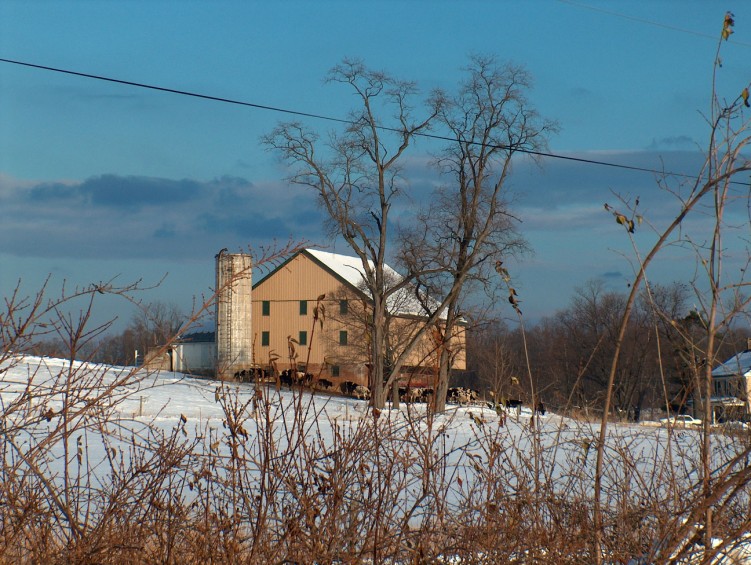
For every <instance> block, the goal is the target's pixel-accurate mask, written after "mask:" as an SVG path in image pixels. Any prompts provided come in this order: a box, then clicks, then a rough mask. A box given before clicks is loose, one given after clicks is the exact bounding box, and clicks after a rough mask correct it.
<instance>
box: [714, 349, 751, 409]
mask: <svg viewBox="0 0 751 565" xmlns="http://www.w3.org/2000/svg"><path fill="white" fill-rule="evenodd" d="M712 387H713V388H712V412H713V417H714V420H715V421H725V420H737V419H740V418H742V417H746V416H748V415H749V414H751V405H750V404H749V397H751V394H749V393H750V392H751V343H750V344H748V345H747V349H746V350H745V351H743V352H741V353H738V354H737V355H733V357H731V358H730V359H728V360H727V361H725V362H724V363H721V364H720V365H718V366H717V367H715V368H714V369H713V370H712Z"/></svg>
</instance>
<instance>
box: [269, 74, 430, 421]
mask: <svg viewBox="0 0 751 565" xmlns="http://www.w3.org/2000/svg"><path fill="white" fill-rule="evenodd" d="M328 82H329V83H342V84H345V85H348V86H349V87H351V88H352V89H353V90H354V92H355V94H356V96H357V97H358V99H359V101H360V102H361V107H360V108H358V109H357V110H355V111H354V112H353V113H352V114H351V115H350V117H349V119H348V120H347V124H348V125H347V127H346V129H345V131H344V132H342V133H341V134H335V133H331V135H330V137H329V139H328V143H326V144H324V143H322V142H320V140H319V137H318V135H316V134H315V133H313V132H311V131H310V130H308V129H306V128H305V127H303V126H302V125H301V124H300V123H287V124H281V125H279V126H278V127H277V128H276V129H275V130H274V131H273V132H272V133H270V134H269V135H267V136H265V137H264V139H263V141H264V143H265V144H266V145H267V146H268V147H270V148H272V149H274V150H276V151H277V152H278V153H279V154H280V156H281V157H282V159H283V160H284V161H285V162H287V163H288V164H289V165H291V166H292V167H293V168H294V169H295V172H294V175H293V176H292V178H291V181H292V182H294V183H297V184H300V185H303V186H308V187H310V188H311V189H312V190H314V191H315V193H316V194H317V195H318V199H319V202H320V204H321V206H322V208H323V209H324V210H325V212H326V215H327V220H328V227H329V229H330V232H331V234H332V236H340V237H342V238H343V239H344V240H345V241H346V242H347V244H348V245H349V247H350V248H351V249H352V251H354V253H355V254H356V255H357V257H359V259H360V260H361V261H362V267H363V273H364V279H363V284H364V286H365V288H367V292H368V295H369V296H368V299H369V300H370V301H371V306H372V311H371V335H372V341H371V351H370V359H371V367H372V369H371V376H370V386H371V389H372V396H371V402H372V404H373V406H374V407H376V408H381V407H383V406H384V405H385V390H387V389H388V386H389V385H390V384H391V383H392V382H393V381H394V380H395V378H396V375H397V374H398V370H399V367H400V364H401V363H403V362H404V360H405V359H406V357H407V355H408V354H409V349H408V350H407V351H405V352H404V354H403V355H402V356H400V358H398V359H397V360H396V361H395V362H394V364H393V365H392V366H391V367H389V368H388V369H389V370H388V372H385V371H384V367H386V366H387V364H386V362H385V360H386V355H387V351H386V350H387V340H388V337H387V335H386V317H387V309H388V301H389V297H390V296H391V295H392V294H394V293H396V292H399V291H400V289H402V288H405V287H407V286H409V284H410V281H409V280H408V279H406V278H405V279H403V280H401V281H400V282H399V283H398V284H396V285H389V284H388V281H387V280H386V274H385V269H384V267H385V263H386V257H387V253H388V251H389V235H390V234H389V225H390V219H389V213H390V212H391V209H392V207H393V206H394V205H395V204H396V203H397V202H399V200H400V199H401V198H402V197H403V196H404V190H405V188H406V186H407V183H406V181H405V179H404V178H402V176H401V174H400V172H401V171H400V167H399V165H400V162H401V159H402V157H403V156H404V154H405V152H406V151H407V149H408V148H409V146H410V145H411V144H412V142H413V141H414V138H415V136H416V135H418V134H420V133H422V132H424V131H426V130H427V129H428V128H429V127H430V125H431V124H432V123H433V121H434V120H435V119H436V117H437V115H438V113H439V111H440V109H441V107H442V105H443V98H442V95H441V94H440V93H438V92H436V93H433V95H432V96H430V97H429V98H428V100H427V101H426V102H425V115H424V116H423V117H420V118H414V117H413V111H412V100H413V99H414V98H415V97H416V95H417V89H416V87H415V85H414V84H412V83H410V82H404V81H400V80H397V79H394V78H393V77H391V76H389V75H388V74H386V73H383V72H379V71H373V70H371V69H368V68H367V67H366V66H365V65H364V64H363V63H362V62H360V61H357V60H350V59H345V60H344V61H343V62H342V63H341V64H340V65H337V66H336V67H334V68H333V69H332V70H331V72H330V73H329V76H328ZM388 111H392V112H393V115H392V117H393V119H394V121H395V125H394V126H391V127H386V126H385V124H384V122H383V121H382V119H381V117H380V115H381V113H382V112H388Z"/></svg>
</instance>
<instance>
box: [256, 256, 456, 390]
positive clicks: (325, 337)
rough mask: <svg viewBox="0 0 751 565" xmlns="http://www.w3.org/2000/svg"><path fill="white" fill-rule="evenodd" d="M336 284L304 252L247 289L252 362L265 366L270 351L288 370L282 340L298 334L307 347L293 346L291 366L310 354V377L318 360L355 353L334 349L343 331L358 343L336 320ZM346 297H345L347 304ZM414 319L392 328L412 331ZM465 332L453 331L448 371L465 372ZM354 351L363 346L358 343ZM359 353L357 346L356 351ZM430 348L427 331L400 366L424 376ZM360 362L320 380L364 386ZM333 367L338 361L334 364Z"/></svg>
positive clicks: (339, 284) (339, 291) (405, 374)
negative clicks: (319, 309) (317, 315)
mask: <svg viewBox="0 0 751 565" xmlns="http://www.w3.org/2000/svg"><path fill="white" fill-rule="evenodd" d="M342 292H343V289H342V281H341V280H340V279H339V278H337V277H336V276H334V275H333V274H332V273H330V272H329V271H327V270H326V269H324V268H322V267H321V266H320V265H319V264H317V263H316V262H315V261H314V260H312V259H311V258H310V257H309V256H307V255H306V254H305V253H300V254H298V255H296V256H295V257H293V258H292V259H290V260H289V261H288V262H287V263H285V264H284V265H283V266H282V267H280V268H279V269H278V270H276V271H274V273H273V274H272V275H271V276H269V277H267V278H266V279H264V280H262V281H261V282H259V283H258V284H257V286H256V287H255V288H254V289H253V311H252V316H253V332H254V336H253V339H254V355H255V359H256V362H257V363H260V364H261V365H266V364H268V363H269V356H270V354H271V353H272V352H273V353H274V354H275V355H277V356H278V359H277V361H276V363H277V367H278V368H279V369H280V370H282V369H286V368H289V366H290V362H289V355H288V342H287V336H292V337H293V338H294V339H296V340H297V339H298V336H299V332H300V331H306V332H307V333H308V346H296V349H297V359H296V361H297V364H298V365H301V364H304V363H305V361H306V358H307V355H308V347H312V349H311V350H310V368H309V370H310V372H312V373H313V374H318V371H319V368H320V367H321V364H322V363H324V360H328V361H329V362H331V361H332V360H336V359H340V360H341V359H343V358H346V357H347V355H348V353H349V354H351V353H352V352H353V351H356V350H357V348H356V347H355V345H354V344H352V345H351V350H350V351H348V348H347V347H342V346H338V345H336V344H337V342H338V335H339V330H342V329H345V330H347V331H348V332H349V335H350V339H352V338H355V336H358V334H359V339H364V338H363V336H362V331H361V330H360V331H358V329H357V328H348V327H347V326H346V325H345V324H343V323H342V321H340V320H338V319H337V318H339V298H340V297H341V296H342ZM321 294H326V299H325V301H324V307H325V310H326V312H327V314H325V316H326V317H325V319H324V326H323V330H321V327H320V326H317V327H316V328H315V334H314V336H313V339H311V336H312V335H313V328H312V326H313V309H314V308H315V305H316V298H317V297H318V296H320V295H321ZM300 300H307V301H308V313H307V314H306V315H300ZM351 300H352V298H350V301H351ZM263 301H269V303H270V312H269V316H263V314H262V305H263ZM416 322H419V320H417V319H414V318H403V319H400V320H396V321H395V322H394V324H395V326H396V327H399V326H401V327H411V328H414V327H415V323H416ZM465 330H466V328H464V327H457V328H456V330H455V333H454V337H453V339H452V343H451V348H452V350H456V351H457V353H456V357H455V359H454V365H453V367H454V368H455V369H459V370H464V369H465V368H466V347H465V344H466V337H465V335H466V332H465ZM264 331H268V332H270V342H269V346H267V347H264V346H261V334H262V332H264ZM359 345H360V346H362V345H363V344H362V343H360V344H359ZM360 349H362V347H361V348H360ZM431 354H432V355H433V356H434V354H435V345H434V341H433V337H432V335H431V333H430V332H428V333H427V334H426V335H425V336H424V338H423V339H422V341H421V343H420V344H419V345H418V346H417V348H416V349H415V351H414V352H413V353H412V355H410V357H409V359H408V362H407V364H406V365H408V366H421V367H422V370H421V372H422V373H423V374H424V373H426V372H429V371H430V368H431V367H434V366H435V360H434V358H433V359H431V358H430V357H431ZM362 361H363V362H358V363H356V364H355V365H354V366H345V365H340V377H339V378H338V379H336V378H334V377H332V376H331V375H330V374H328V372H326V371H324V372H323V373H322V375H321V376H322V377H324V378H327V379H330V380H333V381H334V382H339V381H342V380H354V381H356V382H361V383H366V382H367V369H366V368H365V365H364V359H363V360H362ZM336 362H339V361H336ZM412 371H413V369H412V368H411V367H406V368H405V371H404V372H403V375H402V376H403V378H405V379H406V378H407V377H408V375H409V374H410V372H412Z"/></svg>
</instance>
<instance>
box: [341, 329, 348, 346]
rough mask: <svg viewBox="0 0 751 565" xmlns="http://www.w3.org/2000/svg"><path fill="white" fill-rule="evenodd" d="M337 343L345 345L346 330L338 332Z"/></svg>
mask: <svg viewBox="0 0 751 565" xmlns="http://www.w3.org/2000/svg"><path fill="white" fill-rule="evenodd" d="M339 345H347V330H341V331H340V332H339Z"/></svg>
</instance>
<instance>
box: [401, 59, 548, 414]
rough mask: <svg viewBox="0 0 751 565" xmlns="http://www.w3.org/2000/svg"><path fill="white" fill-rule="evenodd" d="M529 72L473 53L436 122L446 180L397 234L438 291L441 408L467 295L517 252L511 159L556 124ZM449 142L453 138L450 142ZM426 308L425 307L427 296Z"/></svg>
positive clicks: (416, 268) (412, 263)
mask: <svg viewBox="0 0 751 565" xmlns="http://www.w3.org/2000/svg"><path fill="white" fill-rule="evenodd" d="M530 82H531V81H530V77H529V74H528V73H527V72H526V71H525V70H524V69H523V68H521V67H517V66H513V65H505V66H502V65H500V64H498V63H497V62H496V61H495V59H493V58H492V57H483V56H473V57H472V58H471V59H470V62H469V66H468V67H467V69H466V79H465V80H464V82H463V83H462V84H461V85H460V87H459V90H458V93H457V94H456V96H454V97H453V98H452V99H451V100H450V101H449V102H448V103H447V104H445V105H443V106H442V107H441V111H440V114H439V117H440V121H441V124H442V125H443V126H445V127H446V128H447V129H448V130H449V132H450V134H451V138H452V142H451V143H450V144H448V145H447V147H446V148H445V150H444V151H443V153H442V154H441V155H440V156H439V157H438V158H437V159H436V161H435V164H436V166H437V167H438V169H439V170H440V172H441V173H442V175H444V176H445V177H446V178H447V183H446V185H445V186H442V187H440V188H439V189H437V190H436V192H435V194H434V195H433V197H432V198H431V205H430V206H429V207H428V208H427V209H426V210H425V211H424V212H423V213H422V214H420V215H419V216H418V218H417V222H415V224H414V225H413V226H412V227H411V229H409V230H405V232H404V233H403V234H402V238H401V240H402V247H403V253H402V257H401V259H402V262H403V263H404V265H405V266H406V267H407V269H408V272H409V273H411V274H412V275H413V276H414V277H415V279H416V280H418V281H419V284H420V285H421V286H423V287H425V288H426V289H427V293H426V295H428V296H444V297H445V299H444V300H443V301H442V303H441V304H440V305H439V307H440V308H442V309H443V310H442V312H441V314H442V317H441V321H440V329H441V334H442V336H443V337H442V343H441V345H440V356H441V361H440V364H439V370H440V372H439V379H438V388H437V390H436V394H435V398H436V409H437V410H439V411H440V410H443V408H444V406H445V398H446V389H447V387H448V377H449V372H450V368H451V367H450V359H451V355H452V349H453V345H452V338H453V336H454V335H455V333H456V331H457V329H456V328H457V325H458V324H460V323H461V322H462V318H463V314H464V310H463V304H464V298H465V295H466V293H467V292H468V291H469V290H470V289H471V288H472V287H474V286H477V285H478V284H479V285H481V286H485V287H487V286H488V285H490V278H489V275H490V274H491V273H492V272H493V267H496V266H497V269H498V270H499V271H500V270H502V269H503V270H504V272H505V268H504V267H503V266H502V263H503V260H505V259H506V258H508V257H509V256H513V255H516V254H518V253H521V252H522V251H524V250H525V249H526V243H525V241H524V240H523V239H522V237H521V236H520V235H519V234H518V232H517V230H516V225H515V224H516V222H517V220H516V218H514V217H513V216H512V214H511V212H510V209H509V191H508V189H507V187H506V185H507V180H508V177H509V175H510V174H511V165H512V158H513V157H514V156H515V155H516V154H518V153H520V152H525V153H530V152H531V153H532V154H534V153H536V152H539V151H541V150H543V149H545V148H546V146H547V138H548V135H550V134H551V133H553V132H555V131H557V126H556V124H555V123H554V122H551V121H548V120H545V119H543V118H541V117H540V116H539V115H538V114H537V113H536V112H535V110H534V109H533V108H532V107H531V105H530V103H529V101H528V100H527V97H526V92H527V90H529V88H530ZM453 140H455V141H453ZM425 308H426V310H428V311H431V308H430V304H429V303H428V302H427V301H426V302H425Z"/></svg>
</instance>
